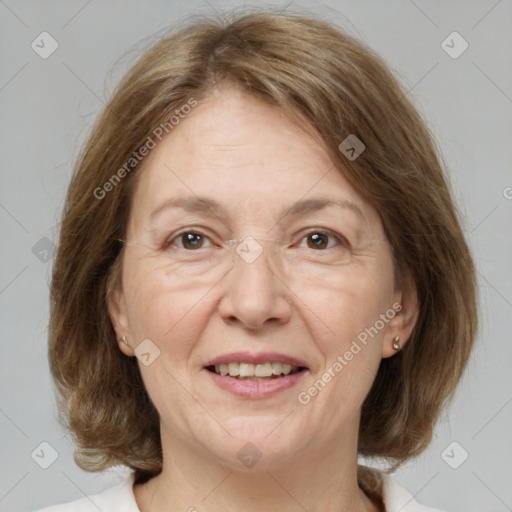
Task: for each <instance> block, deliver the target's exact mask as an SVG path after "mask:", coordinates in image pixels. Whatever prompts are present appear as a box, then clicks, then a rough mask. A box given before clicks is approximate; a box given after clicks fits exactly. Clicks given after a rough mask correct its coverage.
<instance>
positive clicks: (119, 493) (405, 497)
mask: <svg viewBox="0 0 512 512" xmlns="http://www.w3.org/2000/svg"><path fill="white" fill-rule="evenodd" d="M382 478H383V480H384V485H383V501H384V505H385V507H386V512H442V511H441V510H439V509H434V508H430V507H425V506H424V505H420V504H419V503H418V502H417V501H416V500H415V499H414V498H413V497H412V496H411V495H410V494H409V492H408V491H406V490H405V489H404V488H403V487H401V486H399V485H398V484H397V483H396V482H395V481H394V480H393V479H392V478H391V477H390V476H388V475H386V474H384V473H382ZM133 480H134V473H131V474H130V475H129V476H127V477H125V478H124V480H123V481H122V482H121V483H120V484H118V485H116V486H115V487H111V488H110V489H107V490H105V491H103V492H101V493H99V494H93V495H91V496H84V497H82V498H80V499H78V500H75V501H70V502H68V503H62V504H60V505H52V506H50V507H46V508H43V509H39V510H36V511H34V512H98V509H99V510H101V511H102V512H140V509H139V507H138V506H137V502H136V501H135V496H134V494H133Z"/></svg>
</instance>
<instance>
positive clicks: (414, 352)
mask: <svg viewBox="0 0 512 512" xmlns="http://www.w3.org/2000/svg"><path fill="white" fill-rule="evenodd" d="M227 84H229V85H236V86H237V87H240V88H242V89H243V90H244V91H246V92H247V93H249V94H252V95H256V96H257V97H259V98H261V99H262V100H264V101H266V102H268V103H270V104H272V105H275V106H278V107H280V108H282V109H284V110H285V111H286V112H288V113H290V114H292V115H299V116H301V117H302V118H303V119H307V120H308V122H309V123H310V125H311V126H312V127H314V129H315V130H316V132H317V133H318V134H319V136H320V137H321V138H322V139H323V141H324V142H325V144H326V147H327V148H328V151H329V152H330V153H331V154H332V158H333V161H334V162H337V163H338V164H339V167H340V168H343V169H344V170H343V172H344V175H345V176H346V178H347V179H348V180H349V182H350V183H351V184H352V185H353V186H354V187H355V189H356V190H358V191H359V193H361V194H362V195H363V196H364V197H365V198H366V199H367V200H368V201H369V202H370V204H372V205H373V206H374V207H375V208H376V209H377V211H378V212H379V213H380V215H381V218H382V221H383V225H384V228H385V230H386V234H387V236H388V239H389V241H390V242H391V245H392V247H393V255H394V263H395V277H396V282H397V286H406V283H407V279H410V280H412V281H413V282H414V283H415V285H416V288H417V292H418V299H419V303H420V312H419V316H418V320H417V322H416V325H415V328H414V330H413V332H412V335H411V338H410V340H409V342H408V343H407V344H406V346H405V347H404V349H403V350H402V351H400V352H399V353H398V354H397V355H395V356H394V357H391V358H387V359H383V360H382V361H381V364H380V368H379V371H378V374H377V377H376V379H375V382H374V384H373V387H372V389H371V391H370V393H369V394H368V396H367V398H366V400H365V402H364V404H363V408H362V417H361V424H360V436H359V452H360V453H361V454H363V455H366V456H376V457H384V458H386V459H388V460H389V461H390V462H392V463H395V466H396V465H398V464H400V463H401V462H403V461H405V460H406V459H408V458H410V457H412V456H415V455H417V454H419V453H420V452H421V451H422V450H424V449H425V447H426V446H427V444H428V443H429V441H430V439H431V435H432V428H433V425H434V423H435V421H436V420H437V418H438V416H439V414H440V411H441V410H442V408H443V406H444V405H445V404H446V402H447V400H448V399H449V398H451V397H452V395H453V392H454V389H455V387H456V384H457V382H458V381H459V378H460V377H461V374H462V371H463V369H464V367H465V365H466V362H467V360H468V357H469V354H470V351H471V348H472V345H473V342H474V337H475V332H476V327H477V321H476V309H477V308H476V298H475V295H476V284H475V272H474V266H473V261H472V258H471V255H470V253H469V250H468V246H467V244H466V242H465V240H464V236H463V232H462V230H461V227H460V223H459V220H458V217H457V213H456V211H455V207H454V204H453V202H452V199H451V196H450V191H449V187H448V184H447V181H446V178H445V176H444V173H443V170H442V166H441V164H440V161H439V158H438V156H437V154H436V150H435V148H434V143H433V139H432V137H431V135H430V133H429V131H428V129H427V128H426V126H425V124H424V122H423V120H422V119H421V117H420V116H419V114H418V113H417V111H416V109H415V108H414V106H413V104H412V103H411V102H410V100H409V99H408V98H407V95H406V92H405V90H404V89H403V88H402V86H401V85H400V84H399V83H398V81H397V80H396V79H395V77H394V76H393V75H392V73H391V72H390V71H389V70H388V68H387V66H386V65H385V64H384V63H383V61H382V60H381V59H380V58H379V57H378V56H376V55H375V54H374V53H373V52H372V51H371V50H370V49H368V48H367V47H365V46H364V45H363V44H361V43H360V42H358V41H356V40H355V39H353V38H352V37H350V36H348V35H347V34H345V33H343V32H342V31H340V30H338V29H337V28H334V27H333V26H331V25H329V24H328V23H326V22H324V21H321V20H318V19H316V18H314V17H312V16H309V17H305V16H303V15H301V14H296V13H290V12H288V13H281V12H273V11H270V12H268V11H267V12H258V11H254V10H253V11H252V12H242V13H238V14H235V15H233V16H232V18H231V19H230V20H228V21H219V20H215V19H212V18H200V19H199V20H195V21H194V22H192V23H189V24H187V26H185V27H181V28H180V29H178V30H175V32H174V33H171V35H166V36H165V37H163V38H160V39H159V40H158V41H157V42H156V43H155V44H154V45H153V46H152V47H151V48H150V49H149V50H147V51H146V52H145V53H144V54H143V55H142V57H141V58H140V59H139V60H138V61H137V62H136V63H135V65H134V66H133V67H132V68H131V69H130V70H129V72H128V73H127V74H126V75H125V77H124V78H123V79H122V81H121V82H120V84H119V85H118V86H117V89H116V90H115V91H114V94H113V96H112V98H111V99H110V101H109V102H108V104H107V105H106V107H105V108H104V110H103V111H102V113H101V115H100V116H99V118H98V120H97V122H96V124H95V126H94V128H93V130H92V133H91V135H90V137H89V139H88V141H87V142H86V144H85V146H84V148H83V150H82V153H81V154H80V157H79V159H78V162H77V166H76V169H75V172H74V175H73V178H72V181H71V184H70V186H69V189H68V193H67V198H66V203H65V207H64V212H63V218H62V227H61V232H60V240H59V245H58V251H57V254H56V259H55V262H54V267H53V276H52V282H51V316H50V325H49V361H50V368H51V373H52V376H53V378H54V381H55V384H56V389H57V400H58V406H59V410H60V417H59V419H60V421H61V422H62V423H63V424H64V425H65V426H66V427H67V428H69V429H70V431H71V432H72V434H73V436H74V441H75V443H76V446H77V449H76V452H75V461H76V463H77V464H78V465H79V466H80V467H81V468H83V469H85V470H89V471H101V470H105V469H107V468H108V467H110V466H114V465H117V464H123V465H126V466H128V467H130V468H133V469H135V473H136V481H137V482H144V481H146V480H147V479H149V478H151V477H152V476H154V475H156V474H158V473H159V472H160V471H161V468H162V448H161V443H160V432H159V416H158V412H157V411H156V409H155V408H154V406H153V404H152V402H151V400H150V398H149V397H148V395H147V393H146V391H145V388H144V384H143V382H142V379H141V376H140V373H139V369H138V366H137V361H136V358H133V357H131V358H129V357H126V356H124V355H123V354H122V353H121V351H120V350H119V348H118V346H117V342H116V335H115V331H114V329H113V326H112V324H111V321H110V318H109V316H108V312H107V297H108V294H109V293H110V292H111V291H112V290H113V289H114V287H115V286H116V285H117V284H118V281H119V276H120V267H121V256H122V249H121V247H120V244H119V243H118V242H116V241H114V240H113V239H116V238H123V237H124V235H125V233H124V230H125V228H126V225H127V219H128V215H129V211H130V198H131V197H132V192H133V186H134V183H135V178H136V176H137V175H138V174H140V170H141V168H142V167H141V165H137V164H136V163H134V161H132V164H131V167H130V168H127V167H126V162H129V161H131V160H130V159H132V158H134V155H139V151H140V149H141V148H142V146H143V145H144V144H146V143H147V140H148V137H150V136H152V133H153V132H154V130H155V128H156V127H158V126H159V125H161V124H162V123H165V122H168V120H169V118H170V117H171V116H172V115H173V113H175V112H176V110H177V109H180V108H181V107H182V106H183V105H185V104H187V102H189V101H190V99H191V98H194V99H195V100H196V101H200V100H201V98H206V97H207V96H208V94H209V93H210V92H211V91H212V89H213V88H214V87H219V86H222V85H227ZM350 134H354V135H356V136H357V137H358V138H359V139H360V140H361V141H363V142H364V144H365V146H366V149H365V151H364V152H363V153H362V155H361V156H360V157H359V158H357V159H356V160H354V161H348V160H347V159H346V158H345V156H344V155H342V154H341V152H340V151H339V149H338V145H339V144H340V142H342V141H343V140H344V139H345V138H346V137H347V136H348V135H350ZM123 166H125V167H124V169H125V171H126V172H124V173H122V172H121V174H122V175H123V176H122V179H121V178H119V177H120V174H119V173H118V174H117V176H118V178H119V179H116V180H115V181H113V178H114V176H113V175H114V174H116V171H118V169H121V168H123ZM109 180H110V183H111V186H109V187H103V185H104V184H106V183H107V182H109ZM102 187H103V188H102ZM107 188H108V197H106V198H105V199H103V200H102V199H101V198H98V195H99V193H98V190H100V189H101V190H103V191H105V190H107ZM105 193H106V192H105ZM101 194H103V192H102V193H101Z"/></svg>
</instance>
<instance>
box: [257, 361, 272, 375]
mask: <svg viewBox="0 0 512 512" xmlns="http://www.w3.org/2000/svg"><path fill="white" fill-rule="evenodd" d="M254 375H256V377H270V376H271V375H272V365H271V364H270V363H264V364H257V365H256V369H255V373H254Z"/></svg>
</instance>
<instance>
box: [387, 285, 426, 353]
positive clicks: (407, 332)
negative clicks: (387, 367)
mask: <svg viewBox="0 0 512 512" xmlns="http://www.w3.org/2000/svg"><path fill="white" fill-rule="evenodd" d="M394 298H395V302H394V303H393V308H392V309H393V310H394V311H395V312H396V314H395V316H394V317H393V318H392V319H391V320H390V322H389V324H388V328H387V330H386V334H385V335H384V341H383V346H382V357H383V358H385V357H391V356H393V355H395V354H396V353H397V352H398V351H399V350H401V349H402V348H403V347H404V345H405V344H406V343H407V341H408V340H409V338H410V337H411V333H412V330H413V329H414V326H415V325H416V321H417V320H418V314H419V311H420V307H419V301H418V293H417V290H416V285H415V284H413V283H411V282H409V283H408V284H407V285H406V286H405V287H404V290H400V291H398V292H396V293H395V295H394ZM397 336H398V337H399V341H398V343H399V344H400V348H399V349H395V348H394V347H393V342H394V340H395V338H396V337H397Z"/></svg>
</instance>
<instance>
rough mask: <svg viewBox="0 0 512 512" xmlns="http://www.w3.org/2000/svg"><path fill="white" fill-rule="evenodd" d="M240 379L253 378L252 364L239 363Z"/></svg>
mask: <svg viewBox="0 0 512 512" xmlns="http://www.w3.org/2000/svg"><path fill="white" fill-rule="evenodd" d="M240 377H254V365H253V364H252V363H240Z"/></svg>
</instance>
